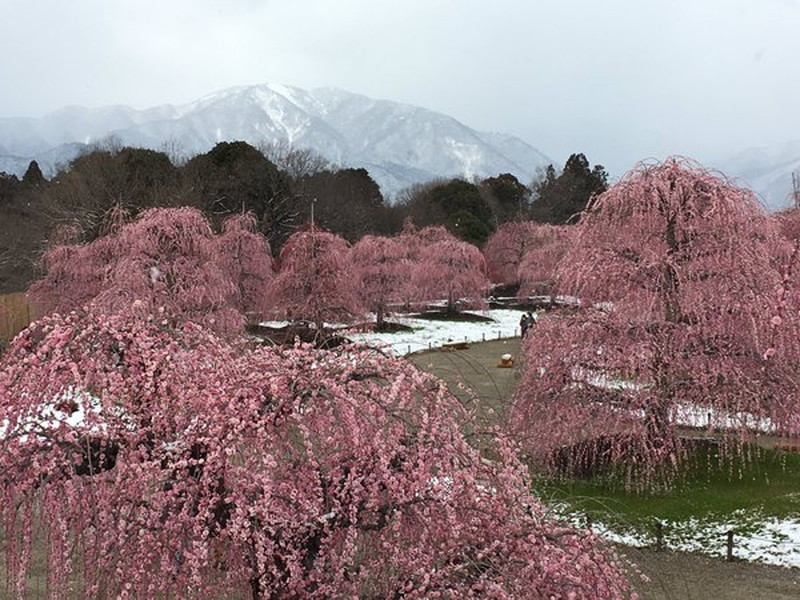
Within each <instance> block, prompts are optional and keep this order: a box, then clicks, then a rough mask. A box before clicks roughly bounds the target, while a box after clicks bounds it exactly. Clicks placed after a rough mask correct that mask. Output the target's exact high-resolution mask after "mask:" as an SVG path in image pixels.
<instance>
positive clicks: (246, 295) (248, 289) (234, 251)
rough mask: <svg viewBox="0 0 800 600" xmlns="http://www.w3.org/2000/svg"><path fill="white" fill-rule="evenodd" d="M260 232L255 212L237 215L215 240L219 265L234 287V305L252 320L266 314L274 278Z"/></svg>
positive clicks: (228, 221)
mask: <svg viewBox="0 0 800 600" xmlns="http://www.w3.org/2000/svg"><path fill="white" fill-rule="evenodd" d="M257 229H258V222H257V221H256V218H255V216H254V215H253V214H252V213H246V214H242V215H236V216H233V217H229V218H228V219H226V220H225V222H224V223H223V224H222V233H221V234H220V235H218V236H216V237H215V239H214V244H215V247H216V248H215V250H216V254H217V258H216V262H217V264H218V265H219V267H220V269H221V270H222V272H223V273H224V274H225V276H226V277H228V278H230V279H231V280H232V281H233V283H234V286H235V289H234V300H233V305H234V306H235V307H236V308H237V309H238V310H239V312H241V313H242V314H243V315H246V317H247V319H248V320H249V321H256V320H258V319H259V318H260V317H262V316H263V315H264V313H265V306H264V301H265V298H266V296H267V293H268V290H269V283H270V281H271V280H272V277H273V275H274V272H273V270H272V251H271V249H270V247H269V242H267V239H266V238H265V237H264V236H263V235H261V234H260V233H258V232H257Z"/></svg>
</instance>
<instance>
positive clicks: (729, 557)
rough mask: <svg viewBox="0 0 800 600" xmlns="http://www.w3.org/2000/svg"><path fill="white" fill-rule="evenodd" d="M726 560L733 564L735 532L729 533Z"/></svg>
mask: <svg viewBox="0 0 800 600" xmlns="http://www.w3.org/2000/svg"><path fill="white" fill-rule="evenodd" d="M725 560H727V561H728V562H733V530H731V531H729V532H728V541H727V548H726V553H725Z"/></svg>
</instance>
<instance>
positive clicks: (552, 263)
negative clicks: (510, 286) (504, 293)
mask: <svg viewBox="0 0 800 600" xmlns="http://www.w3.org/2000/svg"><path fill="white" fill-rule="evenodd" d="M574 233H575V227H573V226H571V225H539V226H538V227H537V228H536V230H535V231H534V232H533V240H532V241H531V243H530V244H529V247H528V248H526V250H525V254H524V255H523V257H522V260H520V262H519V267H518V268H517V279H518V281H519V290H518V291H517V295H518V296H519V297H520V298H527V297H528V296H534V295H540V294H543V295H546V296H549V295H551V294H552V293H553V284H554V282H555V277H556V269H557V267H558V264H559V262H560V261H561V259H562V258H563V257H564V254H565V253H566V252H567V250H569V247H570V245H571V243H572V236H573V234H574Z"/></svg>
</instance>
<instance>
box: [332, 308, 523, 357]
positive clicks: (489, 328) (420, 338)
mask: <svg viewBox="0 0 800 600" xmlns="http://www.w3.org/2000/svg"><path fill="white" fill-rule="evenodd" d="M470 312H476V314H480V315H482V316H485V317H489V318H490V319H492V320H491V321H486V322H480V321H432V320H428V319H417V318H410V317H392V318H390V319H388V320H389V321H390V322H392V323H401V324H403V325H406V326H408V327H411V328H412V331H397V332H390V333H348V334H347V337H348V338H350V339H351V340H353V341H354V342H361V343H366V344H370V345H376V346H380V347H382V348H384V349H388V350H389V351H391V353H392V354H394V355H396V356H404V355H407V354H413V353H414V352H420V351H422V350H430V349H432V348H441V347H442V346H443V345H444V344H447V343H451V342H482V341H489V340H497V339H502V338H510V337H518V336H519V334H520V329H519V320H520V317H521V316H522V314H523V311H521V310H511V309H494V310H487V311H470Z"/></svg>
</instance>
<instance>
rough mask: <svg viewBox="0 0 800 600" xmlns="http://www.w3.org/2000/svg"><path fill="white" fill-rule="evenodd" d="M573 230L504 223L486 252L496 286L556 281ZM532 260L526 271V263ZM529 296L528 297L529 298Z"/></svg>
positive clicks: (529, 284)
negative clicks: (560, 261)
mask: <svg viewBox="0 0 800 600" xmlns="http://www.w3.org/2000/svg"><path fill="white" fill-rule="evenodd" d="M569 231H571V228H570V227H567V226H557V225H546V224H541V223H536V222H534V221H517V222H508V223H503V224H502V225H501V226H500V227H498V228H497V230H496V231H495V232H494V233H493V234H492V236H491V237H490V238H489V240H488V241H487V242H486V247H485V248H484V249H483V256H484V258H485V259H486V270H487V272H488V275H489V279H490V280H491V281H492V283H499V284H503V285H514V286H518V285H520V283H522V282H525V283H527V287H528V288H533V287H535V285H532V283H533V282H534V281H539V280H543V279H545V280H546V279H552V277H553V276H554V273H555V266H556V263H557V261H558V259H559V258H560V257H561V255H562V254H563V253H564V251H565V250H566V247H567V243H568V242H567V241H566V240H567V236H568V233H569ZM526 257H527V258H528V263H527V264H526V266H525V268H521V265H522V262H523V259H525V258H526ZM526 295H527V294H526Z"/></svg>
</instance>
